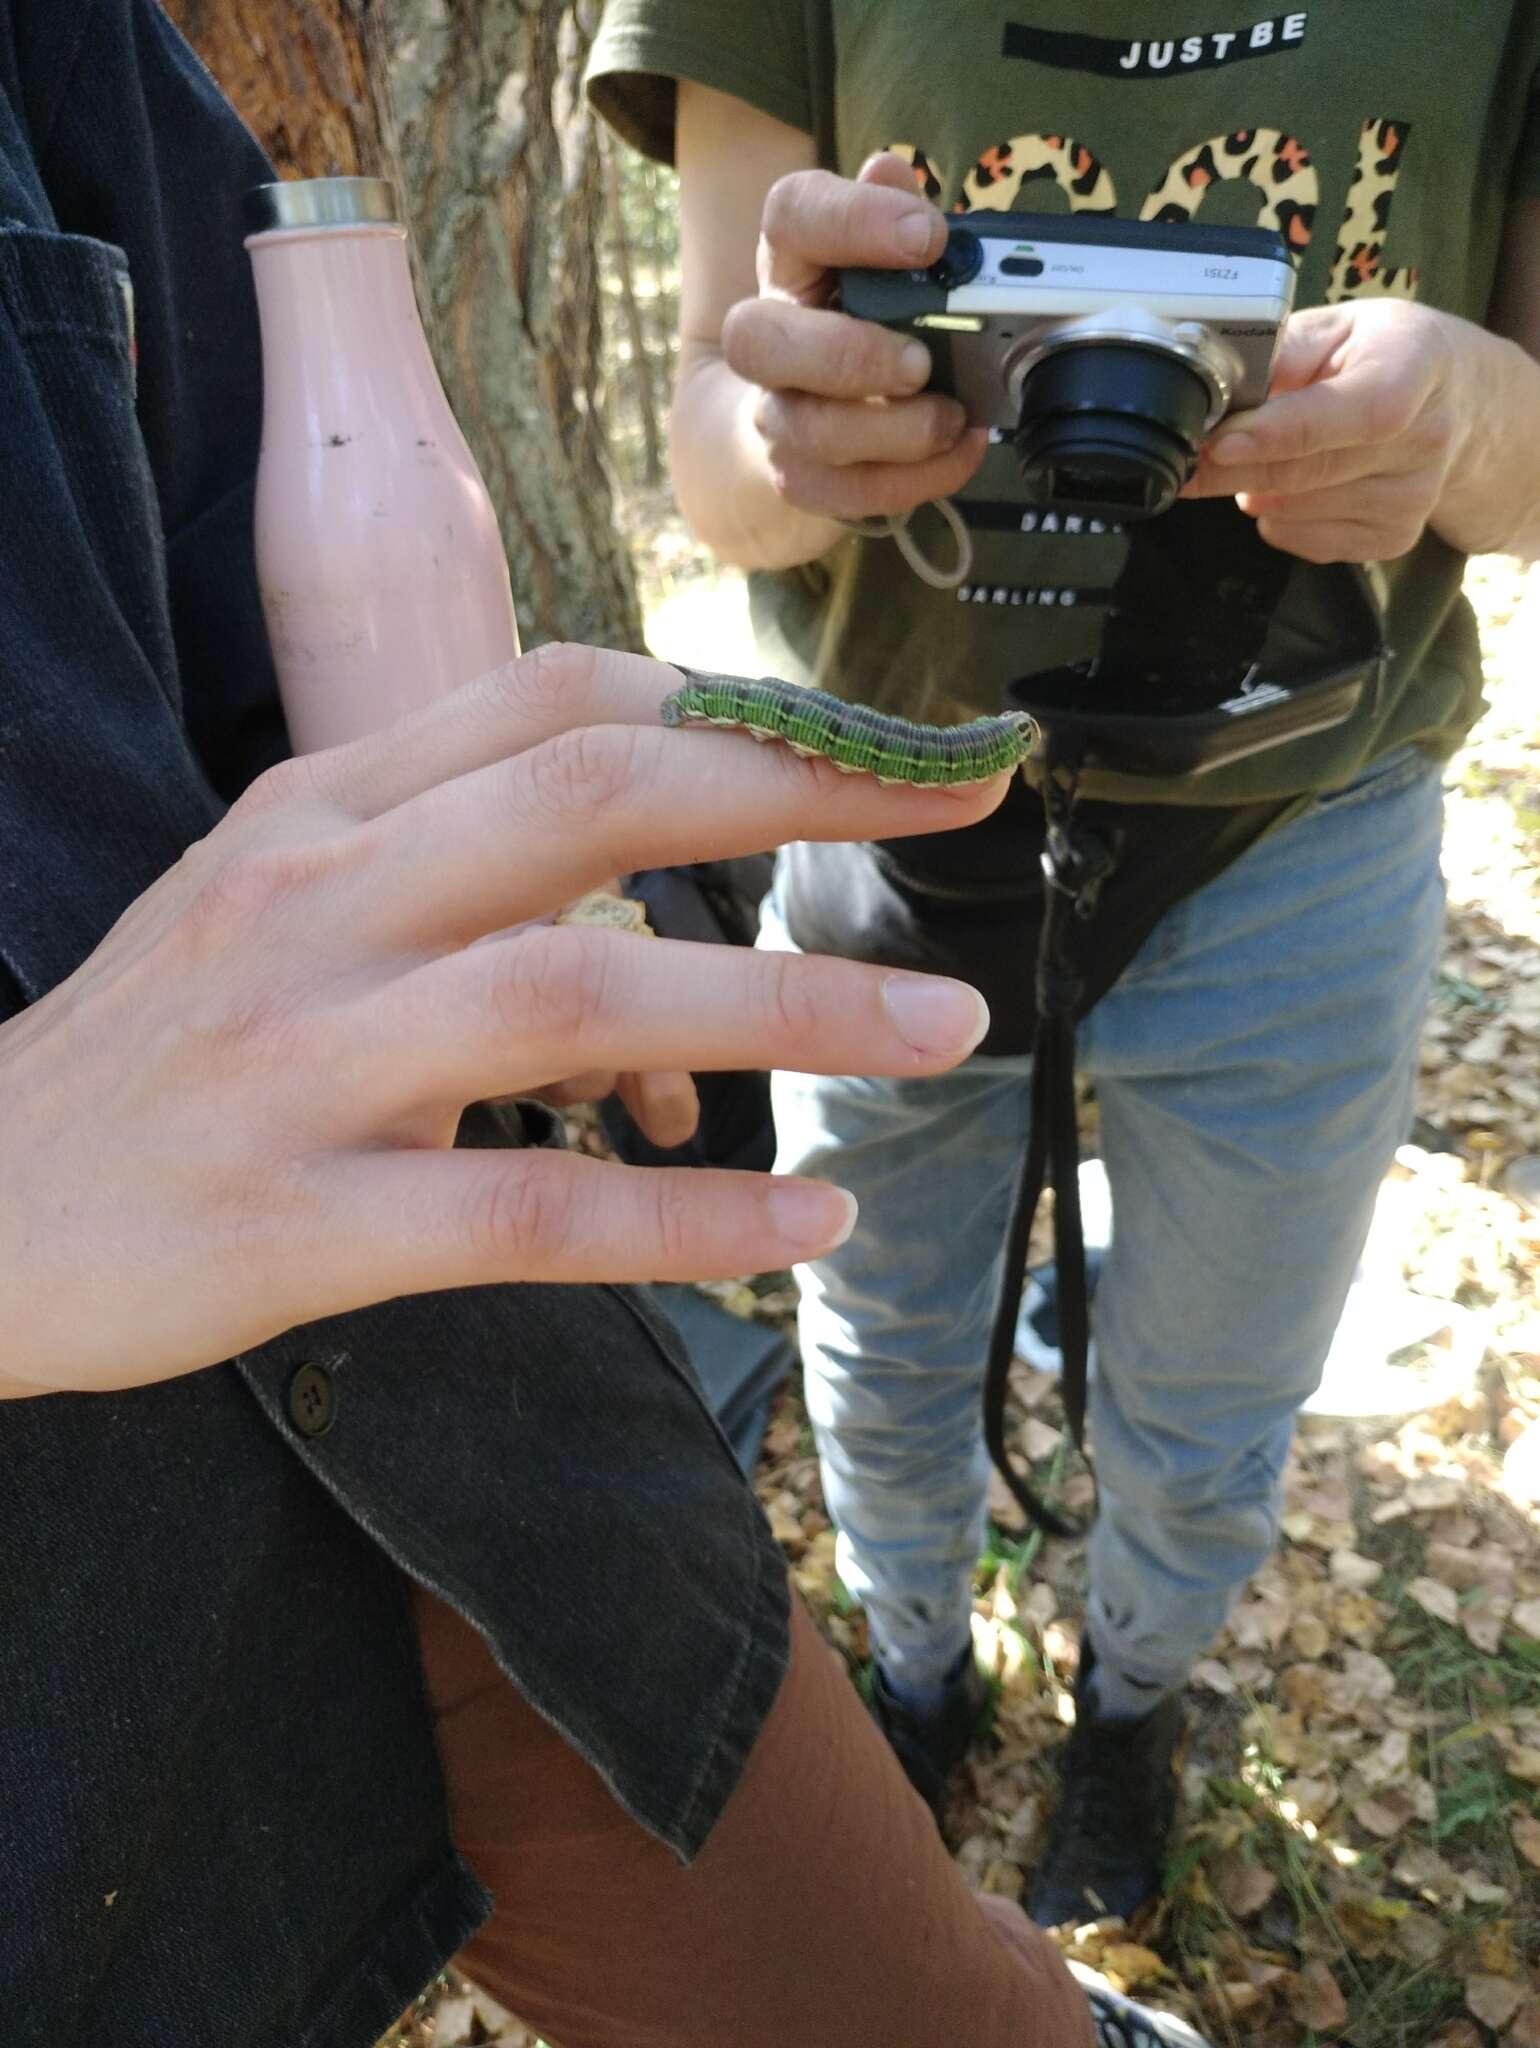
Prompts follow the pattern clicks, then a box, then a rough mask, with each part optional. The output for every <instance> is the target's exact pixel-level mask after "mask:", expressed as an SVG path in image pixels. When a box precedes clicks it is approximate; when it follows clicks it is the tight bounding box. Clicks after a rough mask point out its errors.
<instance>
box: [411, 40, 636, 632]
mask: <svg viewBox="0 0 1540 2048" xmlns="http://www.w3.org/2000/svg"><path fill="white" fill-rule="evenodd" d="M390 7H391V17H390V18H391V23H392V29H393V37H392V40H393V44H394V48H395V53H396V54H395V63H394V86H395V107H396V113H397V118H398V120H399V124H400V133H401V155H402V161H403V164H404V165H405V169H406V182H407V189H408V191H409V193H410V194H411V197H412V212H413V225H414V227H415V229H416V232H417V238H418V246H419V249H420V252H421V255H422V264H423V274H424V278H425V281H426V286H427V292H428V296H429V300H430V302H431V304H432V307H433V310H434V313H435V316H436V319H437V322H438V330H439V334H440V337H441V348H440V355H439V367H440V370H441V371H442V374H443V377H444V383H445V386H446V388H447V389H448V392H449V397H450V402H451V404H452V405H453V406H454V409H455V412H456V413H457V415H458V416H459V419H460V423H461V425H462V427H463V428H464V429H465V432H466V434H467V436H468V438H469V440H470V443H471V446H472V447H473V448H474V449H475V450H476V454H477V458H478V460H480V461H481V462H482V463H483V465H484V468H485V471H486V475H487V483H488V485H489V487H490V489H491V491H492V494H493V497H494V498H495V499H496V501H497V504H498V509H499V512H500V514H501V515H502V519H503V535H504V539H505V541H506V542H507V546H508V555H509V563H510V566H511V568H512V571H513V579H514V593H515V597H516V599H518V600H519V601H520V617H521V619H522V618H524V617H525V616H528V617H529V618H530V619H531V621H533V622H537V623H538V627H539V631H540V634H541V635H542V636H549V635H559V636H561V637H563V638H568V639H579V640H588V641H595V642H600V643H603V644H607V645H610V646H623V647H640V646H641V644H642V638H641V613H640V608H639V605H638V603H637V596H636V586H635V582H634V580H633V577H632V574H631V565H630V560H629V557H628V555H627V553H626V550H625V547H624V544H623V543H622V541H621V540H620V538H619V536H618V535H617V533H616V529H615V513H614V498H613V492H612V486H611V479H610V473H609V464H608V460H607V456H606V452H605V445H604V435H603V429H602V423H601V421H600V418H599V412H598V397H599V378H598V361H599V350H598V318H599V308H598V291H597V275H596V272H595V269H594V251H595V249H596V247H597V244H598V239H599V230H600V225H601V219H602V215H601V212H600V202H601V191H602V188H601V186H600V183H599V180H598V179H597V177H596V176H595V166H596V163H597V136H596V135H595V134H594V131H593V125H592V118H591V116H590V115H589V114H588V111H587V109H586V107H585V106H584V104H583V100H582V94H581V91H580V88H579V80H580V76H581V65H582V58H583V55H584V53H585V52H586V49H587V46H588V43H589V41H590V40H591V38H592V32H593V30H592V22H591V19H590V11H591V10H590V8H589V7H588V6H586V5H584V4H583V0H579V4H578V5H573V4H572V0H390ZM564 146H565V147H564Z"/></svg>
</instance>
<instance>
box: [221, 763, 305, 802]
mask: <svg viewBox="0 0 1540 2048" xmlns="http://www.w3.org/2000/svg"><path fill="white" fill-rule="evenodd" d="M316 758H317V757H316V756H315V755H313V754H295V755H292V756H291V757H290V758H289V759H288V760H287V761H278V762H275V763H274V765H273V766H272V767H271V768H265V769H264V770H263V771H262V773H261V774H260V775H259V776H258V777H257V778H256V780H255V781H254V782H252V783H250V784H248V786H247V787H246V788H245V789H244V790H243V791H242V792H241V794H240V796H239V797H238V798H237V799H236V801H235V802H234V803H233V804H232V805H231V806H230V815H231V817H260V816H264V815H266V814H267V813H268V812H270V811H276V810H286V809H287V808H288V807H289V806H290V805H291V804H298V803H303V802H304V801H305V800H306V799H307V798H309V797H313V796H315V795H316V794H317V784H316V773H315V761H316Z"/></svg>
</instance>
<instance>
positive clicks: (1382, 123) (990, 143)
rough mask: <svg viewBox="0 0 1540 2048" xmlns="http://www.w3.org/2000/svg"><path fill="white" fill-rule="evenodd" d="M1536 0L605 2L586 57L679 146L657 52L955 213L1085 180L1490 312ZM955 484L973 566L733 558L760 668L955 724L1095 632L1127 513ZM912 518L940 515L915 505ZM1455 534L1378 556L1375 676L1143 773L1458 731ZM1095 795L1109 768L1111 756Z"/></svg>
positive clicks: (1342, 292)
mask: <svg viewBox="0 0 1540 2048" xmlns="http://www.w3.org/2000/svg"><path fill="white" fill-rule="evenodd" d="M1537 73H1540V4H1537V0H1315V4H1313V5H1309V6H1300V7H1297V8H1290V9H1288V10H1287V11H1284V12H1281V13H1267V14H1261V13H1257V12H1256V11H1255V10H1254V8H1253V9H1250V10H1248V8H1247V6H1246V4H1245V0H1207V7H1206V11H1205V5H1204V0H1137V4H1134V0H1102V4H1098V5H1094V6H1087V5H1086V4H1085V0H1002V4H995V0H989V4H973V0H940V4H937V0H927V4H923V5H922V4H916V0H755V4H753V5H736V4H728V0H608V4H607V6H606V9H605V14H604V20H603V24H602V27H601V30H600V33H599V36H598V40H597V41H596V43H595V45H594V50H593V55H592V59H591V62H590V67H589V90H590V93H591V95H592V97H593V101H594V103H595V105H596V106H597V107H598V108H599V110H600V112H601V113H602V114H604V115H605V117H606V118H607V119H608V120H609V121H610V122H611V123H612V124H613V125H614V126H615V127H616V128H617V129H618V130H619V131H620V133H621V134H622V135H624V136H625V137H626V138H627V139H628V140H630V141H631V142H633V143H635V144H637V145H638V146H639V147H640V148H642V149H644V150H646V151H648V152H649V153H651V154H652V155H654V156H656V157H659V158H663V159H665V160H666V159H668V158H669V157H670V156H671V154H672V148H673V117H674V99H675V81H676V80H678V79H681V78H685V79H690V80H693V81H695V82H698V83H700V84H703V85H707V86H712V87H715V88H716V89H717V90H718V91H721V92H726V93H730V94H733V95H734V96H736V97H737V98H739V99H742V100H744V101H747V102H748V103H749V104H750V105H752V106H754V107H757V108H759V109H761V110H762V111H764V112H766V113H769V114H772V115H774V116H775V117H776V118H777V119H779V120H781V121H785V122H787V123H789V124H790V125H791V126H793V127H795V128H798V129H801V130H803V131H804V132H806V133H808V134H810V135H811V136H813V137H814V139H815V142H816V145H817V152H818V157H819V160H820V161H821V162H822V163H824V164H825V165H827V166H828V167H829V168H831V169H834V170H838V171H840V172H843V173H844V174H846V175H851V176H853V175H854V173H855V171H856V170H857V169H858V167H859V166H860V164H861V163H862V161H863V160H864V159H865V158H866V157H867V156H868V155H869V154H870V153H871V152H872V151H873V150H877V149H882V148H890V149H896V150H897V151H899V152H900V153H901V154H902V155H904V156H905V157H906V158H907V159H908V160H909V161H910V162H911V163H912V164H913V166H914V170H915V176H916V180H917V182H918V183H919V184H920V185H921V187H922V189H923V190H924V191H925V192H927V193H928V194H929V195H930V196H931V197H933V198H934V199H935V200H936V201H937V203H938V204H939V205H941V206H942V207H944V208H946V209H948V210H953V211H956V210H971V209H973V208H977V207H990V208H996V209H1014V210H1018V211H1030V212H1035V213H1063V212H1066V211H1071V210H1081V209H1084V210H1086V211H1089V212H1096V213H1115V214H1118V215H1120V216H1123V217H1125V218H1128V219H1142V220H1165V221H1178V220H1190V219H1197V220H1200V221H1202V222H1204V223H1216V224H1219V225H1227V226H1237V225H1261V226H1265V227H1274V228H1277V229H1278V230H1279V231H1280V232H1281V233H1282V234H1283V236H1284V237H1285V240H1286V241H1287V243H1288V246H1289V247H1290V249H1291V250H1292V251H1293V253H1294V256H1295V259H1296V262H1297V265H1298V271H1299V277H1298V287H1299V289H1298V300H1297V303H1298V304H1299V305H1300V306H1311V305H1319V304H1321V303H1323V302H1333V301H1339V300H1344V299H1366V298H1369V297H1374V296H1395V297H1409V298H1416V299H1418V300H1420V301H1421V302H1422V303H1423V304H1425V305H1428V306H1434V307H1438V308H1441V309H1443V310H1445V311H1448V312H1451V313H1457V314H1460V315H1463V316H1464V317H1465V318H1466V319H1469V320H1473V321H1476V322H1480V321H1481V320H1482V319H1483V318H1484V316H1485V313H1486V309H1487V306H1488V303H1489V300H1490V297H1491V292H1492V286H1493V279H1494V275H1495V269H1496V263H1497V255H1498V243H1499V238H1500V233H1501V228H1502V223H1503V216H1504V211H1505V209H1506V207H1507V206H1508V204H1509V202H1510V201H1511V200H1513V199H1515V198H1530V197H1540V99H1537ZM958 504H959V507H960V509H961V510H962V512H963V515H964V517H965V518H966V519H967V521H968V524H969V527H970V529H971V534H972V539H973V544H974V557H975V559H974V565H973V568H972V571H971V574H970V576H969V579H968V581H967V582H966V583H965V584H964V585H962V586H961V587H960V588H959V589H957V590H954V591H937V590H933V589H931V588H929V587H927V585H925V584H924V583H922V582H921V581H920V579H919V578H918V577H916V576H915V575H914V574H913V573H912V571H911V570H910V569H909V568H908V567H907V566H906V564H905V563H904V561H903V559H902V557H901V556H900V554H899V552H898V550H897V548H896V547H895V546H894V545H893V543H892V542H891V541H889V540H868V539H864V538H859V537H857V536H855V535H851V536H850V537H848V538H845V539H842V540H840V541H839V542H838V543H837V544H836V545H835V546H834V547H833V548H832V549H831V550H830V551H829V553H828V554H826V555H824V556H823V557H822V558H821V559H820V560H818V561H815V562H810V563H807V564H806V565H805V566H803V567H801V568H798V569H795V570H789V571H784V572H780V573H776V574H758V575H755V576H753V577H751V579H750V592H751V603H752V610H753V618H754V625H755V631H756V634H757V637H758V640H759V646H760V653H761V656H762V659H763V660H764V663H765V665H766V667H767V668H768V669H771V670H773V671H774V672H775V673H777V674H780V675H784V676H787V677H789V678H791V679H792V680H795V681H801V682H814V683H817V684H819V685H820V686H821V687H823V688H825V689H830V690H833V691H835V692H836V693H837V694H839V695H840V696H843V697H847V698H852V699H856V700H859V701H862V702H866V703H870V704H874V705H877V706H880V707H881V708H884V709H887V710H894V711H901V712H904V713H906V714H907V715H909V716H910V717H918V718H927V719H937V720H942V721H951V720H955V719H958V718H963V717H969V716H972V715H974V714H975V713H977V712H979V711H993V710H997V709H998V708H999V706H1000V704H1001V701H1002V693H1003V691H1004V688H1005V685H1006V684H1007V683H1008V682H1009V681H1010V680H1011V679H1012V678H1013V677H1016V676H1019V675H1022V674H1024V673H1027V672H1029V671H1032V670H1037V669H1042V668H1046V667H1049V666H1051V665H1053V664H1055V663H1057V662H1059V661H1066V660H1075V659H1078V658H1080V657H1082V656H1084V655H1087V654H1089V653H1091V652H1093V651H1094V649H1095V646H1096V644H1097V641H1098V640H1099V638H1100V633H1101V627H1102V622H1103V621H1104V619H1105V611H1104V610H1102V609H1101V608H1100V607H1099V604H1098V594H1103V595H1104V594H1105V593H1106V591H1107V590H1108V588H1109V586H1110V585H1111V584H1112V583H1113V582H1114V580H1115V578H1116V576H1117V574H1118V570H1119V568H1120V565H1121V562H1122V559H1123V554H1124V551H1125V550H1126V547H1127V539H1126V537H1125V536H1124V535H1123V534H1122V533H1120V532H1119V531H1118V530H1117V529H1116V527H1111V528H1108V527H1105V526H1099V525H1098V523H1097V522H1094V521H1077V520H1071V519H1063V518H1059V517H1056V516H1054V515H1053V514H1049V513H1042V512H1038V511H1035V510H1033V509H1031V508H1030V507H1028V506H1027V504H1026V503H1025V498H1024V493H1023V491H1022V488H1021V485H1020V481H1019V478H1018V475H1017V472H1016V464H1015V457H1014V455H1013V452H1012V450H1011V449H1010V447H1009V446H1008V445H997V446H994V447H992V448H991V449H990V451H989V454H988V456H987V457H986V459H985V462H984V464H983V467H982V468H981V469H980V471H979V473H978V475H977V476H976V477H975V478H974V479H973V481H972V482H971V484H970V485H969V486H968V488H967V489H966V490H965V491H964V492H963V493H961V494H960V496H959V499H958ZM914 533H915V537H916V539H917V540H918V541H919V542H920V544H921V545H922V546H924V547H925V549H926V551H927V552H928V553H930V554H931V555H933V556H934V557H935V558H936V559H938V560H941V561H944V560H947V559H949V558H950V557H949V549H950V546H951V542H950V539H949V536H948V535H947V533H946V532H945V530H944V528H943V527H942V525H941V522H940V520H939V518H938V516H937V515H936V514H935V512H934V511H932V510H930V509H929V508H927V509H925V510H922V511H921V513H920V514H919V515H917V518H916V521H915V525H914ZM1462 569H1463V558H1462V557H1461V556H1459V555H1458V554H1457V553H1456V552H1455V551H1454V550H1453V549H1451V548H1449V547H1447V546H1446V545H1445V544H1444V543H1443V542H1442V541H1440V540H1439V539H1438V538H1437V537H1436V536H1435V535H1433V534H1431V533H1429V534H1427V535H1425V536H1424V538H1423V540H1422V541H1421V543H1420V544H1419V545H1418V546H1417V547H1416V548H1415V549H1414V550H1413V551H1412V553H1410V554H1409V555H1407V556H1404V557H1403V558H1401V559H1400V560H1398V561H1395V562H1391V563H1387V564H1386V565H1385V567H1384V575H1385V584H1386V587H1387V589H1388V612H1387V622H1386V638H1387V640H1388V642H1389V644H1390V646H1391V648H1392V649H1393V659H1392V662H1391V666H1390V673H1389V676H1388V679H1387V686H1386V688H1385V689H1384V690H1383V691H1382V692H1381V693H1380V695H1379V699H1378V701H1377V703H1376V704H1374V705H1373V706H1368V707H1366V708H1365V710H1364V711H1363V712H1362V713H1361V714H1360V715H1359V716H1358V717H1357V718H1356V719H1355V720H1354V721H1353V722H1352V723H1350V724H1348V725H1346V726H1343V727H1340V728H1338V729H1337V730H1335V731H1333V732H1328V733H1322V734H1318V735H1315V736H1313V737H1311V738H1309V739H1305V740H1300V741H1296V742H1293V743H1292V744H1290V745H1289V746H1287V747H1285V748H1282V749H1279V750H1277V751H1275V752H1273V753H1266V754H1261V755H1257V756H1254V757H1252V758H1251V759H1249V760H1246V761H1242V762H1239V763H1236V764H1234V766H1232V767H1231V768H1229V769H1226V770H1220V771H1217V772H1216V773H1214V774H1212V775H1209V776H1205V777H1203V778H1201V784H1200V785H1193V784H1190V783H1189V784H1186V785H1184V786H1182V787H1181V788H1178V787H1176V786H1175V785H1173V786H1171V787H1170V788H1168V789H1166V790H1165V791H1163V792H1162V791H1158V790H1152V789H1151V787H1150V786H1149V785H1148V784H1145V783H1141V784H1140V785H1139V794H1140V795H1141V796H1143V797H1145V798H1149V797H1150V796H1152V795H1156V796H1158V795H1160V794H1165V795H1166V796H1168V797H1170V798H1173V799H1174V798H1178V797H1180V798H1181V799H1182V800H1184V801H1187V802H1192V801H1195V800H1197V801H1204V802H1209V801H1212V802H1229V801H1233V800H1238V799H1243V798H1249V797H1257V796H1267V795H1287V794H1293V793H1297V792H1302V791H1308V790H1320V789H1330V788H1336V787H1340V786H1341V785H1342V784H1344V783H1346V782H1348V781H1350V780H1351V779H1352V777H1353V776H1354V774H1355V773H1356V772H1357V771H1358V769H1359V768H1360V767H1361V766H1362V765H1363V764H1364V763H1365V762H1366V761H1368V760H1370V759H1371V758H1373V756H1375V755H1376V754H1379V753H1382V752H1384V751H1386V750H1387V749H1389V748H1391V747H1395V746H1399V745H1402V744H1405V743H1408V742H1415V743H1416V744H1418V745H1419V746H1421V747H1423V748H1425V749H1426V750H1428V751H1429V752H1430V753H1433V754H1435V755H1443V754H1446V753H1448V752H1450V751H1452V750H1453V748H1454V747H1455V746H1456V745H1457V744H1458V743H1459V741H1460V739H1461V737H1462V736H1463V735H1464V733H1465V732H1466V731H1467V729H1468V728H1469V726H1470V724H1471V723H1472V721H1473V719H1474V718H1475V716H1476V713H1477V711H1478V710H1479V708H1480V696H1481V670H1480V654H1479V648H1478V644H1477V637H1476V628H1475V622H1474V619H1473V617H1472V615H1471V612H1470V609H1469V607H1468V605H1467V604H1466V602H1465V600H1464V599H1463V597H1462V596H1461V594H1460V582H1461V574H1462ZM1097 793H1100V794H1105V795H1113V794H1117V793H1119V792H1118V788H1117V785H1116V784H1114V783H1112V782H1110V781H1109V782H1107V783H1106V784H1105V785H1103V786H1101V787H1100V788H1099V790H1098V792H1097Z"/></svg>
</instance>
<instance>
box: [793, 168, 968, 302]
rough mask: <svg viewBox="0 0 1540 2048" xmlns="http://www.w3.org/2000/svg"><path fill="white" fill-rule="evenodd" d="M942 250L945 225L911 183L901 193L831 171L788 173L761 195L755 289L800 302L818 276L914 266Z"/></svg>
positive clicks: (932, 259) (931, 259)
mask: <svg viewBox="0 0 1540 2048" xmlns="http://www.w3.org/2000/svg"><path fill="white" fill-rule="evenodd" d="M945 246H946V222H945V221H944V220H943V219H942V217H941V215H940V213H939V212H938V211H937V210H936V208H935V207H934V206H932V205H931V204H930V202H929V201H928V200H927V199H924V198H922V197H921V196H920V194H919V192H918V191H917V190H916V189H915V187H914V185H913V182H912V181H910V182H909V183H908V189H907V190H903V189H900V188H898V187H896V186H893V185H889V184H886V183H878V182H874V181H872V180H865V181H862V182H856V181H853V180H851V179H849V178H838V177H836V176H835V175H834V173H833V172H832V171H791V172H789V173H788V174H787V175H786V176H785V177H784V178H777V180H776V181H775V183H774V184H773V185H772V186H771V187H770V190H769V192H768V193H767V194H766V197H765V210H764V215H763V217H762V220H761V223H760V243H759V274H760V284H761V287H762V288H763V289H764V290H767V291H776V292H784V293H785V294H786V295H787V297H788V298H794V299H800V298H802V297H803V295H804V294H806V293H808V292H811V291H815V290H818V289H821V288H822V286H823V284H824V283H825V277H824V273H825V272H826V271H829V270H839V269H841V268H843V267H845V266H846V265H862V266H869V267H871V268H874V269H887V270H913V269H918V268H919V267H920V266H922V265H924V264H927V263H934V262H935V260H936V258H937V257H938V256H939V255H940V254H941V251H942V249H943V248H944V247H945Z"/></svg>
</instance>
